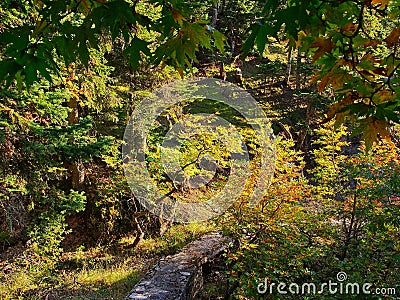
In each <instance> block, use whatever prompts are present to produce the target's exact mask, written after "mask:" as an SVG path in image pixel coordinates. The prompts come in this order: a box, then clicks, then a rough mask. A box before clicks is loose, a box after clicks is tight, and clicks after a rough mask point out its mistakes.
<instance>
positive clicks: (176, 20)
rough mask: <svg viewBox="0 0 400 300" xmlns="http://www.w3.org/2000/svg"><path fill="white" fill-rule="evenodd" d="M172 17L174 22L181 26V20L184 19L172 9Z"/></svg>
mask: <svg viewBox="0 0 400 300" xmlns="http://www.w3.org/2000/svg"><path fill="white" fill-rule="evenodd" d="M172 17H173V18H174V21H175V22H177V23H178V24H179V25H181V26H182V23H183V20H185V18H184V17H183V16H182V14H181V12H180V11H178V10H176V9H174V8H172Z"/></svg>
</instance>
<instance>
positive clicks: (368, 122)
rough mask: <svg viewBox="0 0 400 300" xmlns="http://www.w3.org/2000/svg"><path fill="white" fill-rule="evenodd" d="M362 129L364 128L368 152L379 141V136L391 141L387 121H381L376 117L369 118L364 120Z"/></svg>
mask: <svg viewBox="0 0 400 300" xmlns="http://www.w3.org/2000/svg"><path fill="white" fill-rule="evenodd" d="M362 127H364V133H363V137H364V141H365V147H366V149H367V150H369V149H371V147H372V145H373V144H374V143H375V142H376V141H377V140H378V134H379V136H380V137H381V138H384V139H390V133H389V131H388V130H387V127H388V123H387V122H386V121H382V120H379V119H377V118H376V117H368V118H367V119H365V120H364V122H363V125H362Z"/></svg>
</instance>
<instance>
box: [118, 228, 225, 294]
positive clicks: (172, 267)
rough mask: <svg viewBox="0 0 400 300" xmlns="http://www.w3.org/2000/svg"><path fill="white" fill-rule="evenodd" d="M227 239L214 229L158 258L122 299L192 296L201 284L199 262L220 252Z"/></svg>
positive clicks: (200, 264)
mask: <svg viewBox="0 0 400 300" xmlns="http://www.w3.org/2000/svg"><path fill="white" fill-rule="evenodd" d="M230 241H231V240H230V239H228V238H226V237H223V236H222V235H221V234H220V233H217V232H213V233H209V234H206V235H204V236H203V237H201V238H200V239H198V240H196V241H194V242H192V243H190V244H188V245H187V246H185V247H184V248H182V250H181V251H180V252H179V253H177V254H175V255H171V256H167V257H166V258H164V259H162V260H160V262H158V263H157V264H156V265H155V266H154V267H153V268H152V269H150V270H149V271H148V272H147V273H146V274H145V276H144V277H143V278H142V279H141V280H140V281H139V282H138V283H137V284H136V285H135V287H134V288H133V290H132V291H131V292H130V294H129V295H128V296H127V297H126V298H125V299H126V300H128V299H129V300H130V299H158V300H186V299H193V298H194V297H195V296H196V294H197V293H198V292H199V291H200V290H201V288H202V286H203V272H202V267H203V265H204V264H205V263H207V262H208V261H209V260H211V259H213V258H214V257H216V256H217V255H219V254H221V253H222V251H224V249H226V248H227V247H228V244H229V242H230Z"/></svg>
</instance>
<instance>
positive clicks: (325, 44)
mask: <svg viewBox="0 0 400 300" xmlns="http://www.w3.org/2000/svg"><path fill="white" fill-rule="evenodd" d="M310 48H318V49H317V50H316V51H315V53H314V57H313V60H312V62H315V61H316V60H317V59H318V58H320V57H321V56H322V55H324V54H325V53H331V51H332V49H335V48H337V46H336V45H335V44H334V43H332V41H331V40H330V39H321V38H317V40H316V41H315V42H314V43H312V44H311V47H310Z"/></svg>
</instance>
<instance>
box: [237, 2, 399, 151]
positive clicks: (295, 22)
mask: <svg viewBox="0 0 400 300" xmlns="http://www.w3.org/2000/svg"><path fill="white" fill-rule="evenodd" d="M398 5H399V4H398V1H390V0H372V1H371V0H367V1H356V0H348V1H300V0H295V1H280V0H275V1H267V2H266V3H265V5H264V9H263V12H264V15H263V17H262V18H260V19H259V20H258V21H257V22H256V23H255V24H253V25H252V26H251V27H250V32H251V33H250V35H249V37H248V38H247V40H246V42H245V44H244V45H243V50H244V54H245V55H246V54H247V53H248V52H249V51H250V50H251V49H252V48H253V46H254V45H255V46H257V49H258V51H259V52H260V53H262V52H263V51H264V48H265V45H266V44H267V43H268V39H267V37H268V36H270V37H274V38H275V39H282V38H283V39H286V40H287V41H288V42H287V45H288V47H289V49H291V48H294V47H296V48H298V47H300V46H301V49H302V51H308V53H309V54H310V55H311V56H312V58H313V63H316V64H317V65H319V67H320V68H319V71H318V72H317V73H316V74H315V76H314V78H313V82H318V89H319V92H323V91H325V90H328V89H331V90H333V91H334V93H335V99H334V100H335V103H334V104H333V105H332V106H331V109H330V111H329V112H328V115H327V119H326V121H328V120H330V119H332V118H335V119H336V121H337V123H343V122H344V120H345V119H350V120H352V121H354V122H355V123H356V124H357V128H356V130H355V133H361V132H363V138H364V139H365V141H366V144H367V149H368V148H370V147H371V145H372V143H373V142H374V141H376V140H377V139H378V138H387V137H389V136H390V134H389V129H388V127H389V126H390V125H391V124H393V123H399V122H400V119H399V117H398V113H399V111H400V103H399V97H398V92H399V90H400V79H399V78H398V69H399V67H400V57H399V52H398V46H399V44H400V23H399V15H400V10H399V9H398ZM278 8H279V9H278Z"/></svg>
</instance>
